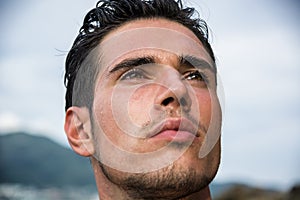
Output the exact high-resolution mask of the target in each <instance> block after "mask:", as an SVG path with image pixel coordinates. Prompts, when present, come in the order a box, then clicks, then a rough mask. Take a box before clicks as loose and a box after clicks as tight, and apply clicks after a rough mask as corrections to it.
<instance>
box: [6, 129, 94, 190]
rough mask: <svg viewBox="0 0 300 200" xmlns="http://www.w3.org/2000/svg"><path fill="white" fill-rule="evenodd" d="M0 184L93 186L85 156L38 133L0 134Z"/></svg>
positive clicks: (90, 171)
mask: <svg viewBox="0 0 300 200" xmlns="http://www.w3.org/2000/svg"><path fill="white" fill-rule="evenodd" d="M0 163H1V165H0V183H20V184H24V185H33V186H38V187H49V186H55V187H61V186H89V185H95V182H94V177H93V173H92V169H91V166H90V163H89V159H88V158H84V157H81V156H78V155H77V154H75V153H74V152H73V151H72V150H70V149H67V148H64V147H62V146H60V145H58V144H57V143H55V142H53V141H51V140H49V139H47V138H44V137H40V136H33V135H29V134H26V133H21V132H19V133H14V134H7V135H1V136H0Z"/></svg>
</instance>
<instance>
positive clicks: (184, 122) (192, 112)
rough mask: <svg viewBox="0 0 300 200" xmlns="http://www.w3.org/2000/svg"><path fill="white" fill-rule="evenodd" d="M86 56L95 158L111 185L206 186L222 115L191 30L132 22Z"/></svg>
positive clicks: (209, 64) (216, 156) (210, 71)
mask: <svg viewBox="0 0 300 200" xmlns="http://www.w3.org/2000/svg"><path fill="white" fill-rule="evenodd" d="M93 53H94V54H96V56H95V57H97V60H96V61H95V62H96V63H99V74H98V76H97V80H96V83H95V94H94V103H93V108H92V111H93V113H92V115H93V122H92V124H93V131H94V137H95V138H94V139H95V148H96V153H95V155H94V157H95V158H96V159H98V160H99V161H100V162H99V164H100V163H102V164H100V165H101V166H102V167H103V170H104V171H105V174H106V175H107V176H109V178H110V180H112V181H113V182H114V183H116V184H119V185H121V186H123V187H124V188H127V189H128V188H129V189H130V187H136V186H139V187H143V185H144V186H145V187H147V188H148V189H149V188H151V187H153V188H156V191H157V188H161V189H163V190H165V191H166V190H168V188H171V187H172V185H173V186H175V187H182V185H187V187H189V189H187V190H193V191H194V190H195V191H196V190H197V188H199V187H205V186H206V185H207V184H208V183H209V182H210V181H211V180H212V179H213V177H214V176H215V174H216V171H217V168H218V165H219V160H220V143H219V134H220V127H221V111H220V106H219V102H218V98H217V95H216V78H215V75H216V69H215V66H214V63H213V61H212V60H211V58H210V56H209V54H208V53H207V51H206V50H205V49H204V47H203V45H202V44H201V42H200V41H199V40H198V39H197V37H196V36H195V35H194V34H193V32H192V31H190V30H189V29H187V28H186V27H184V26H182V25H180V24H178V23H176V22H171V21H168V20H163V19H152V20H138V21H132V22H129V23H127V24H125V25H123V26H121V27H119V28H117V29H116V30H114V31H113V32H111V33H109V34H108V35H107V36H106V37H105V38H104V40H103V41H102V42H101V44H100V45H99V46H98V47H97V48H96V49H95V50H94V51H93ZM209 134H210V135H211V136H210V137H209V136H208V135H209ZM212 140H213V141H212ZM135 184H136V186H135ZM191 185H196V186H191ZM194 187H195V188H194ZM173 190H174V188H173ZM170 191H171V190H170Z"/></svg>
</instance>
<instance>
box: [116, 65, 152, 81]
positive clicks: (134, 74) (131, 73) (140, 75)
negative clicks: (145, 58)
mask: <svg viewBox="0 0 300 200" xmlns="http://www.w3.org/2000/svg"><path fill="white" fill-rule="evenodd" d="M145 78H147V76H146V74H145V72H144V71H143V70H141V69H138V68H133V69H130V70H128V71H127V72H125V73H124V74H123V75H122V76H121V78H120V80H132V79H145Z"/></svg>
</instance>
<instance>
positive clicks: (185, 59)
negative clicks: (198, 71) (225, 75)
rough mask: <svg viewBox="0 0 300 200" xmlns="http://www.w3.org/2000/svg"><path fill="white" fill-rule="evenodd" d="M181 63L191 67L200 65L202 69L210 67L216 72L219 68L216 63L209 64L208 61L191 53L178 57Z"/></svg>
mask: <svg viewBox="0 0 300 200" xmlns="http://www.w3.org/2000/svg"><path fill="white" fill-rule="evenodd" d="M178 59H179V63H180V65H187V66H190V67H198V68H202V69H209V70H211V71H213V72H214V73H216V71H217V69H216V66H215V65H211V64H209V63H208V62H207V61H205V60H203V59H201V58H197V57H195V56H191V55H182V56H179V57H178Z"/></svg>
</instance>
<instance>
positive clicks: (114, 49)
mask: <svg viewBox="0 0 300 200" xmlns="http://www.w3.org/2000/svg"><path fill="white" fill-rule="evenodd" d="M162 52H165V54H164V53H162ZM166 52H167V53H169V54H173V55H177V56H182V55H190V56H194V57H198V58H200V59H203V60H206V61H207V62H208V63H210V64H211V65H213V61H212V60H211V58H210V56H209V54H208V53H207V51H206V50H205V49H204V47H203V45H202V43H201V42H200V41H199V39H198V38H197V37H196V35H195V34H194V33H193V32H192V31H191V30H189V29H188V28H186V27H185V26H183V25H182V24H179V23H177V22H173V21H170V20H166V19H160V18H158V19H140V20H135V21H131V22H128V23H126V24H124V25H122V26H121V27H119V28H117V29H115V30H113V31H112V32H110V33H109V34H108V35H106V36H105V37H104V39H103V40H102V42H101V43H100V45H98V47H97V48H96V49H95V51H94V53H95V54H97V56H96V57H98V62H100V61H101V68H102V69H104V70H105V69H106V68H109V66H111V65H113V64H116V63H117V62H118V61H120V60H122V59H126V58H131V57H135V56H141V55H143V56H147V55H151V56H155V57H164V55H167V53H166ZM101 71H102V70H101Z"/></svg>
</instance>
